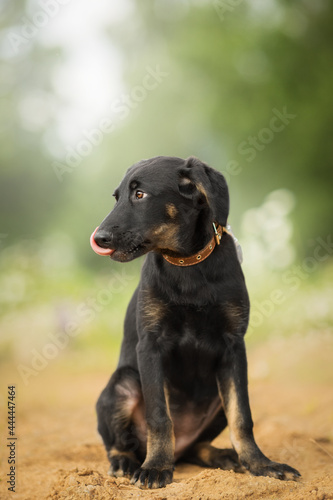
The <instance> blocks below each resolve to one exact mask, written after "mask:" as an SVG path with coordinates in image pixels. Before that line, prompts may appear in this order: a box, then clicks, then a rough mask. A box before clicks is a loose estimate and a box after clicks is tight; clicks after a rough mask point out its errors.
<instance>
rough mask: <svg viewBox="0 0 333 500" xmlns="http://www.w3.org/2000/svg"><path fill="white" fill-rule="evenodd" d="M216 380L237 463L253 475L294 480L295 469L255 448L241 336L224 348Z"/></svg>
mask: <svg viewBox="0 0 333 500" xmlns="http://www.w3.org/2000/svg"><path fill="white" fill-rule="evenodd" d="M217 383H218V388H219V392H220V396H221V399H222V403H223V407H224V411H225V414H226V417H227V421H228V426H229V431H230V438H231V442H232V445H233V447H234V449H235V451H236V452H237V454H238V457H239V461H240V463H241V464H242V465H243V466H244V467H245V468H246V469H248V470H249V471H250V472H251V473H252V474H253V475H256V476H271V477H275V478H277V479H296V478H297V477H299V476H300V474H299V472H298V471H297V470H295V469H293V468H292V467H289V465H286V464H280V463H276V462H272V461H271V460H269V459H268V458H267V457H266V456H265V455H264V454H263V453H262V452H261V451H260V449H259V448H258V446H257V444H256V442H255V440H254V436H253V422H252V417H251V410H250V404H249V396H248V388H247V361H246V352H245V344H244V341H243V339H237V341H236V342H235V343H234V344H233V345H232V346H231V347H230V346H229V349H228V354H227V355H226V356H225V359H224V360H223V361H222V362H221V364H220V366H219V369H218V372H217Z"/></svg>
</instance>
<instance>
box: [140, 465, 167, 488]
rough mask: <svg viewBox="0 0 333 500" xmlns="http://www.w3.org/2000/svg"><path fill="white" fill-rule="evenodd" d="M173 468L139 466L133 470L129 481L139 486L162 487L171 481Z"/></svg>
mask: <svg viewBox="0 0 333 500" xmlns="http://www.w3.org/2000/svg"><path fill="white" fill-rule="evenodd" d="M173 469H174V468H173V467H170V468H165V469H160V468H158V469H157V468H154V467H151V468H144V467H140V468H139V469H137V470H136V471H135V472H134V475H133V477H132V479H131V483H132V484H135V485H136V486H139V488H164V486H166V485H167V484H169V483H171V482H172V477H173Z"/></svg>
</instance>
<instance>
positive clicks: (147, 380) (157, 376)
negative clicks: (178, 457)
mask: <svg viewBox="0 0 333 500" xmlns="http://www.w3.org/2000/svg"><path fill="white" fill-rule="evenodd" d="M155 335H156V334H153V333H151V332H150V333H144V334H143V335H142V336H141V338H140V341H139V343H138V345H137V357H138V365H139V372H140V378H141V385H142V393H143V398H144V402H145V408H146V422H147V455H146V459H145V461H144V463H143V464H142V466H141V467H140V468H139V469H138V470H137V471H136V472H135V473H134V476H133V479H132V482H133V483H135V484H136V485H137V486H142V487H144V486H146V487H148V488H162V487H163V486H165V485H166V484H168V483H171V481H172V476H173V468H174V467H173V463H174V434H173V425H172V420H171V417H170V412H169V408H168V402H167V398H166V394H165V389H164V377H163V367H162V360H161V354H160V352H159V347H158V345H157V342H156V341H155Z"/></svg>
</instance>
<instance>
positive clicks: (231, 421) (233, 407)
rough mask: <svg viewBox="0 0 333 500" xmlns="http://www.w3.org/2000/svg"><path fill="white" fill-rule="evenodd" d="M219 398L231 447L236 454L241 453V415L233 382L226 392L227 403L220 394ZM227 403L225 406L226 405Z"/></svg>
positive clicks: (242, 443) (242, 439) (242, 440)
mask: <svg viewBox="0 0 333 500" xmlns="http://www.w3.org/2000/svg"><path fill="white" fill-rule="evenodd" d="M219 393H220V397H221V399H222V403H223V406H224V409H225V412H226V417H227V420H228V427H229V433H230V439H231V443H232V446H233V447H234V449H235V450H236V452H237V453H238V454H240V453H241V451H242V449H243V445H244V437H243V436H242V433H241V423H242V420H243V417H242V415H241V414H240V413H239V403H238V395H237V392H236V388H235V385H234V383H233V382H231V383H230V387H229V390H228V401H224V398H223V395H222V394H221V392H220V389H219ZM226 403H227V404H226Z"/></svg>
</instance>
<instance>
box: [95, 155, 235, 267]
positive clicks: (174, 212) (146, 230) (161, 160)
mask: <svg viewBox="0 0 333 500" xmlns="http://www.w3.org/2000/svg"><path fill="white" fill-rule="evenodd" d="M114 196H115V199H116V204H115V207H114V209H113V210H112V211H111V212H110V213H109V215H108V216H107V217H106V218H105V219H104V220H103V222H102V223H101V224H100V226H99V227H98V229H97V230H96V231H95V233H94V235H93V237H92V247H93V249H94V250H95V251H96V252H97V253H100V254H101V255H110V257H111V258H112V259H113V260H117V261H120V262H127V261H130V260H133V259H135V258H137V257H140V256H141V255H143V254H145V253H147V252H149V251H157V252H168V253H169V254H170V253H174V254H181V255H186V254H188V255H190V254H191V253H193V251H196V247H197V246H198V247H199V248H198V249H200V245H201V246H202V245H203V244H205V243H203V242H204V240H205V239H207V236H208V235H209V234H210V233H211V232H212V222H217V223H219V224H221V225H225V224H226V222H227V218H228V212H229V194H228V188H227V184H226V181H225V179H224V177H223V175H222V174H220V173H219V172H217V171H216V170H214V169H212V168H210V167H209V166H208V165H206V164H204V163H202V162H201V161H200V160H198V159H197V158H194V157H190V158H188V159H187V160H183V159H181V158H175V157H167V156H159V157H155V158H151V159H149V160H143V161H141V162H139V163H136V164H135V165H133V166H132V167H130V168H129V169H128V171H127V172H126V175H125V177H124V178H123V180H122V181H121V183H120V185H119V186H118V188H117V189H116V190H115V192H114ZM211 236H212V234H211Z"/></svg>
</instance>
